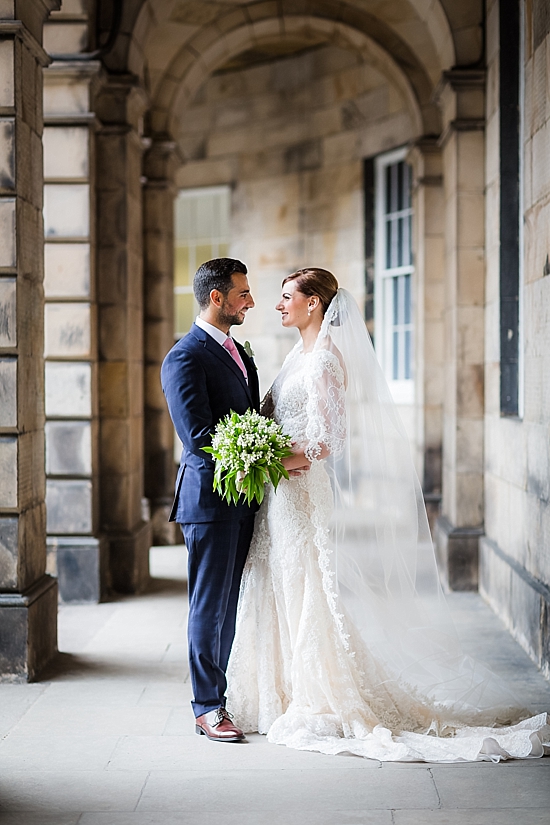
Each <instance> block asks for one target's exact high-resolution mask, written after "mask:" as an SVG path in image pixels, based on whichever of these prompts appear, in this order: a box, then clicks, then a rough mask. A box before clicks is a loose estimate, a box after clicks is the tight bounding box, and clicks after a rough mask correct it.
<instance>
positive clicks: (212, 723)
mask: <svg viewBox="0 0 550 825" xmlns="http://www.w3.org/2000/svg"><path fill="white" fill-rule="evenodd" d="M195 721H196V723H197V724H196V727H195V731H196V732H197V733H198V734H199V736H207V737H208V739H211V740H212V741H213V742H242V741H243V739H244V733H243V732H242V730H240V728H238V727H237V726H236V725H234V724H233V722H232V721H231V714H229V713H228V712H227V711H226V709H225V708H218V709H217V710H210V711H208V713H203V715H202V716H197V718H196V720H195Z"/></svg>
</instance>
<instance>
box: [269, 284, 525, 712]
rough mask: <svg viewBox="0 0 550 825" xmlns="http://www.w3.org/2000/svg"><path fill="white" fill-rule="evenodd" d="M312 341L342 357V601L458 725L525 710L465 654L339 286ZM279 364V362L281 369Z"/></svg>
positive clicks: (400, 445) (335, 530)
mask: <svg viewBox="0 0 550 825" xmlns="http://www.w3.org/2000/svg"><path fill="white" fill-rule="evenodd" d="M315 346H316V348H324V349H327V348H328V349H331V350H332V351H333V352H335V353H336V355H337V356H338V358H339V359H340V360H341V363H342V365H343V366H344V369H345V373H346V380H347V389H346V435H345V446H344V449H343V450H342V451H341V452H340V453H339V454H338V455H332V456H331V457H330V458H329V459H328V460H327V465H328V469H329V473H330V475H331V483H332V486H333V491H334V501H335V506H334V516H333V521H332V528H331V539H332V543H333V547H334V550H335V552H334V554H333V558H334V560H335V573H336V579H337V582H338V590H339V594H340V598H341V601H342V604H343V607H344V609H345V610H346V612H347V613H348V615H349V617H350V618H351V620H352V621H353V623H354V625H355V627H356V628H357V629H358V630H359V632H360V634H361V636H362V638H363V640H364V641H365V643H366V644H367V646H368V648H369V649H370V650H371V651H372V652H373V653H375V654H376V655H377V657H378V658H379V659H380V660H381V661H382V662H383V663H384V664H385V670H386V672H387V673H389V674H391V678H392V679H396V680H397V681H399V683H400V684H401V685H405V686H407V688H408V689H410V690H411V691H413V692H414V693H415V694H416V695H418V696H419V698H422V697H424V698H425V699H426V700H427V701H429V703H430V704H431V705H436V707H438V708H440V709H441V711H442V716H443V717H444V718H446V719H449V720H451V719H452V720H456V721H457V722H458V723H459V724H472V723H473V724H476V725H480V724H482V725H492V724H505V723H509V722H510V721H512V720H513V721H518V718H521V717H523V716H525V715H528V714H526V713H523V712H522V711H521V710H520V703H519V702H518V701H517V700H516V699H515V697H514V696H513V695H512V694H511V693H510V692H509V691H508V690H507V688H506V686H505V685H504V684H503V683H502V681H501V680H500V679H499V678H498V677H497V676H496V675H495V674H493V673H492V672H490V671H489V670H488V669H487V668H486V667H484V666H483V665H482V664H480V663H479V662H476V661H475V660H473V659H472V658H470V657H469V656H467V655H465V654H464V652H463V650H462V648H461V645H460V642H459V639H458V636H457V633H456V631H455V628H454V625H453V621H452V618H451V615H450V611H449V608H448V605H447V602H446V599H445V597H444V595H443V592H442V588H441V585H440V581H439V577H438V572H437V566H436V561H435V555H434V550H433V545H432V540H431V536H430V530H429V526H428V519H427V516H426V509H425V506H424V499H423V495H422V489H421V487H420V482H419V480H418V477H417V474H416V471H415V468H414V464H413V459H412V455H411V449H410V445H409V441H408V437H407V434H406V432H405V430H404V427H403V424H402V422H401V419H400V416H399V413H398V410H397V407H396V405H395V403H394V401H393V399H392V396H391V393H390V390H389V387H388V384H387V382H386V379H385V377H384V374H383V372H382V370H381V368H380V366H379V363H378V360H377V358H376V354H375V352H374V349H373V346H372V343H371V340H370V337H369V334H368V332H367V330H366V327H365V324H364V321H363V319H362V317H361V313H360V311H359V307H358V306H357V303H356V302H355V300H354V298H353V297H352V296H351V295H350V293H348V292H347V291H346V290H344V289H339V290H338V293H337V295H336V296H335V298H334V299H333V301H332V303H331V304H330V306H329V308H328V310H327V312H326V314H325V317H324V320H323V324H322V327H321V331H320V333H319V336H318V339H317V342H316V345H315ZM283 369H284V368H283Z"/></svg>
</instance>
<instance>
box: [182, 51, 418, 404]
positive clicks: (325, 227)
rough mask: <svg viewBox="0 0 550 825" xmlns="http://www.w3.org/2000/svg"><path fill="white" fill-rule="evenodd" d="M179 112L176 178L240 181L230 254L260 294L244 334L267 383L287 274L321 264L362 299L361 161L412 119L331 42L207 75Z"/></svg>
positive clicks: (400, 140)
mask: <svg viewBox="0 0 550 825" xmlns="http://www.w3.org/2000/svg"><path fill="white" fill-rule="evenodd" d="M182 122H183V123H184V126H183V127H182V130H181V133H180V135H179V136H178V137H179V141H178V142H179V148H180V152H181V154H182V156H183V157H184V159H185V160H186V163H185V165H184V166H182V167H181V169H180V171H179V174H178V177H177V182H178V185H179V186H180V187H194V186H208V185H216V184H230V185H231V186H232V187H233V193H232V233H231V234H232V247H231V254H232V255H234V256H235V257H238V258H241V259H242V260H244V261H245V262H246V263H247V265H248V266H249V269H250V281H251V285H252V290H253V294H254V297H255V298H256V304H257V305H256V308H255V309H254V310H253V311H252V312H251V313H250V315H249V317H248V318H247V321H246V325H245V327H244V328H243V330H242V332H241V338H242V339H245V338H247V339H250V341H251V343H252V345H253V348H254V350H255V352H256V355H257V360H258V364H259V368H260V374H261V378H262V387H263V389H264V390H265V389H267V387H268V386H269V385H270V383H271V381H272V380H273V378H274V376H275V375H276V373H277V371H278V369H279V367H280V364H281V361H282V359H283V357H284V355H285V354H286V352H287V351H288V349H289V348H290V346H291V345H292V343H293V342H294V341H295V339H296V333H295V332H294V331H285V330H282V329H281V327H280V320H279V316H278V313H275V311H274V306H275V304H276V303H277V300H278V298H279V295H280V284H281V280H282V278H283V277H284V275H286V274H288V273H289V272H291V271H293V270H294V269H296V268H298V267H301V266H305V265H317V266H322V267H326V268H328V269H331V270H332V271H333V272H334V273H335V275H336V276H337V278H338V279H339V282H340V283H341V285H342V286H345V287H346V288H348V289H349V290H351V291H352V292H353V293H354V295H355V296H356V298H357V299H358V300H359V301H360V302H361V301H363V300H364V294H365V273H364V226H363V166H362V160H363V158H365V157H369V156H372V155H375V154H377V153H379V152H382V151H384V150H388V149H391V148H394V147H396V146H400V145H403V144H405V143H407V142H408V141H409V140H411V138H413V137H415V135H414V129H413V122H414V121H413V118H412V116H411V113H410V112H409V111H408V110H407V106H406V102H405V101H404V99H403V98H402V97H401V95H400V93H399V92H398V91H397V89H396V88H395V87H394V86H393V85H392V84H391V83H390V82H389V81H388V80H387V78H386V77H385V76H384V75H383V74H382V73H381V71H379V70H378V69H375V68H373V67H372V66H369V65H368V64H366V63H364V62H363V61H362V59H361V58H360V57H359V56H358V55H357V54H355V53H352V52H351V51H346V50H344V49H340V48H337V47H334V46H330V47H322V48H316V49H313V50H311V51H309V52H307V53H303V54H301V55H298V56H294V57H291V58H286V59H280V60H277V61H274V62H271V63H269V64H265V65H257V66H254V67H251V68H246V69H241V70H235V71H224V72H223V73H219V74H216V75H214V76H212V77H211V78H210V79H209V80H208V81H207V82H206V83H205V84H204V86H203V87H202V88H201V89H200V90H199V92H198V94H197V96H196V99H195V101H194V103H193V105H192V106H191V107H190V108H189V110H188V111H187V112H186V116H185V118H182Z"/></svg>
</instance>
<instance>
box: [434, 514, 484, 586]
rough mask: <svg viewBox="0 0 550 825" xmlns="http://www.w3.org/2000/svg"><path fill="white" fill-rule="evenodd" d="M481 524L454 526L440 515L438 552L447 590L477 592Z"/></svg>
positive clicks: (436, 527) (441, 572) (442, 576)
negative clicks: (476, 525) (475, 525)
mask: <svg viewBox="0 0 550 825" xmlns="http://www.w3.org/2000/svg"><path fill="white" fill-rule="evenodd" d="M482 535H483V528H481V527H453V525H452V524H451V522H450V521H449V520H448V519H447V518H446V517H445V516H440V517H439V518H438V519H437V521H436V524H435V551H436V556H437V562H438V567H439V573H440V576H441V579H442V582H443V587H444V588H445V590H447V591H451V590H457V591H476V590H477V589H478V582H479V539H480V538H481V536H482Z"/></svg>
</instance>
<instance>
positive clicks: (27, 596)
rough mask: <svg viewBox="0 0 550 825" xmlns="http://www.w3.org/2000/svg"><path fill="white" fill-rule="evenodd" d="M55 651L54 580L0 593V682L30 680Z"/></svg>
mask: <svg viewBox="0 0 550 825" xmlns="http://www.w3.org/2000/svg"><path fill="white" fill-rule="evenodd" d="M56 653H57V582H56V580H55V579H54V578H52V576H47V575H44V576H42V577H41V578H40V579H39V580H38V581H37V582H35V584H34V585H33V586H32V587H31V588H29V590H27V592H26V593H0V681H2V682H25V681H26V682H32V681H33V680H34V679H36V677H37V676H38V674H39V673H40V671H41V670H43V669H44V668H45V666H46V665H47V664H48V663H49V662H50V660H51V659H52V658H53V657H54V656H55V654H56Z"/></svg>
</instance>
